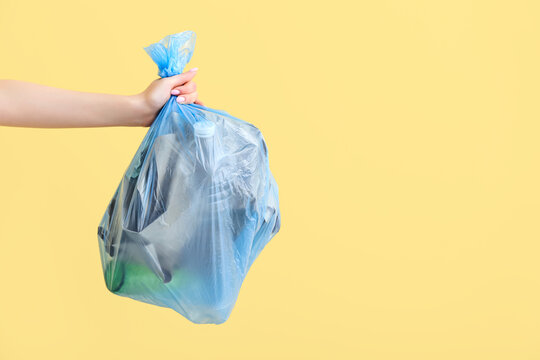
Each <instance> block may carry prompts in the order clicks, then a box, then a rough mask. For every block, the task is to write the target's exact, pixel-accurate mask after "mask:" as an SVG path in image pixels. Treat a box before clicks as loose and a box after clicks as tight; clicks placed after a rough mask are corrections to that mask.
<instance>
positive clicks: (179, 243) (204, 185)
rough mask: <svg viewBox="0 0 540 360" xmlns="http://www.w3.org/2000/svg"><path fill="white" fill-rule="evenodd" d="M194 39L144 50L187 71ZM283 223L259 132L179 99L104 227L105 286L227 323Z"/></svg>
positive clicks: (136, 162) (173, 39)
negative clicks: (251, 273) (258, 260)
mask: <svg viewBox="0 0 540 360" xmlns="http://www.w3.org/2000/svg"><path fill="white" fill-rule="evenodd" d="M194 45H195V34H194V33H193V32H191V31H186V32H183V33H179V34H175V35H170V36H167V37H166V38H164V39H163V40H161V41H160V42H159V43H156V44H153V45H150V46H149V47H147V48H146V49H145V50H146V51H147V52H148V54H149V55H150V56H151V57H152V59H153V60H154V61H155V62H156V64H157V65H158V67H159V75H160V76H162V77H166V76H173V75H176V74H180V73H181V72H182V71H183V69H184V66H185V65H186V64H187V63H188V62H189V60H190V59H191V56H192V54H193V49H194ZM279 228H280V212H279V203H278V188H277V184H276V182H275V180H274V178H273V176H272V174H271V173H270V169H269V165H268V153H267V148H266V144H265V141H264V139H263V136H262V135H261V133H260V131H259V130H258V129H257V128H256V127H255V126H253V125H251V124H249V123H246V122H244V121H242V120H240V119H237V118H234V117H232V116H230V115H229V114H227V113H226V112H223V111H218V110H213V109H209V108H207V107H204V106H199V105H195V104H189V105H180V104H178V103H177V102H176V97H175V96H172V97H171V99H169V101H168V102H167V104H166V105H165V106H164V107H163V109H162V110H161V112H160V113H159V115H158V117H157V118H156V120H155V121H154V123H153V124H152V125H151V127H150V129H149V130H148V133H147V134H146V136H145V138H144V140H143V142H142V144H141V145H140V147H139V149H138V150H137V153H136V154H135V157H134V158H133V160H132V162H131V164H130V165H129V167H128V169H127V170H126V173H125V174H124V177H123V179H122V181H121V182H120V185H119V186H118V189H117V190H116V193H115V195H114V197H113V199H112V200H111V202H110V203H109V206H108V208H107V211H106V212H105V215H104V216H103V219H102V221H101V223H100V225H99V227H98V236H99V247H100V252H101V260H102V265H103V273H104V277H105V282H106V284H107V288H108V289H109V290H110V291H112V292H113V293H115V294H117V295H121V296H126V297H130V298H132V299H135V300H139V301H143V302H146V303H150V304H155V305H159V306H164V307H169V308H171V309H173V310H175V311H177V312H179V313H180V314H182V315H183V316H185V317H186V318H188V319H189V320H191V321H192V322H194V323H215V324H219V323H222V322H224V321H226V320H227V318H228V317H229V315H230V313H231V311H232V309H233V307H234V304H235V302H236V299H237V297H238V293H239V291H240V287H241V285H242V282H243V280H244V277H245V276H246V273H247V271H248V270H249V268H250V266H251V265H252V263H253V261H254V260H255V258H257V256H258V255H259V253H260V252H261V250H262V249H263V248H264V246H265V245H266V244H267V243H268V241H269V240H270V239H271V238H272V237H273V236H274V235H275V234H276V233H277V232H278V231H279Z"/></svg>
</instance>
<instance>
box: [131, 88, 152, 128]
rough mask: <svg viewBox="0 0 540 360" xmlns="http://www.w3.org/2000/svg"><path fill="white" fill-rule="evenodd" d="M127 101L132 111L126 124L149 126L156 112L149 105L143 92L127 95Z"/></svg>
mask: <svg viewBox="0 0 540 360" xmlns="http://www.w3.org/2000/svg"><path fill="white" fill-rule="evenodd" d="M127 101H128V103H129V106H130V108H131V109H132V111H133V116H132V118H131V119H130V121H129V124H128V126H144V127H147V126H150V124H152V122H153V121H154V119H155V117H156V113H155V111H154V110H153V109H152V108H151V107H150V106H149V104H148V101H146V99H145V96H144V94H137V95H130V96H127Z"/></svg>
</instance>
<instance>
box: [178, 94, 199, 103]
mask: <svg viewBox="0 0 540 360" xmlns="http://www.w3.org/2000/svg"><path fill="white" fill-rule="evenodd" d="M176 101H177V102H178V103H179V104H191V103H194V102H195V101H197V92H196V91H195V92H192V93H189V94H183V95H179V96H178V97H177V98H176Z"/></svg>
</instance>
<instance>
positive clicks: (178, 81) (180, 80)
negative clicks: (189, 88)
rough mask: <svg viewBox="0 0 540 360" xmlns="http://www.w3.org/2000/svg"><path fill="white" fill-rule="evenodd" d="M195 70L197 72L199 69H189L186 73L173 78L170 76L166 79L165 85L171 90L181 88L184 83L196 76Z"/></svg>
mask: <svg viewBox="0 0 540 360" xmlns="http://www.w3.org/2000/svg"><path fill="white" fill-rule="evenodd" d="M197 70H199V69H197V68H193V69H191V70H189V71H186V72H184V73H181V74H178V75H174V76H170V77H168V78H166V80H167V83H168V84H169V86H170V87H171V89H173V88H176V87H178V86H182V85H184V84H185V83H187V82H189V81H191V80H192V79H193V78H194V77H195V75H196V74H197Z"/></svg>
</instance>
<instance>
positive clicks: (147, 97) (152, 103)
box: [135, 68, 204, 126]
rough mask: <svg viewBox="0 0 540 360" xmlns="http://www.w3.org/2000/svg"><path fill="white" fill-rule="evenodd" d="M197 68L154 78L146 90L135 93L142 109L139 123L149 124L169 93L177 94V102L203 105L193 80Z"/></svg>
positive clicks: (169, 95)
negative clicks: (141, 117)
mask: <svg viewBox="0 0 540 360" xmlns="http://www.w3.org/2000/svg"><path fill="white" fill-rule="evenodd" d="M197 70H198V69H197V68H193V69H191V70H189V71H187V72H185V73H182V74H180V75H175V76H171V77H166V78H162V79H157V80H154V81H152V83H151V84H150V85H149V86H148V87H147V88H146V90H144V91H143V92H142V93H140V94H138V95H135V97H136V98H137V99H138V101H139V102H140V103H141V108H142V109H143V114H144V116H143V119H142V122H141V125H142V126H150V125H151V124H152V122H154V119H155V118H156V116H157V114H158V113H159V111H160V110H161V108H162V107H163V105H165V103H166V102H167V101H168V100H169V98H170V97H171V95H175V96H177V98H176V101H177V102H178V103H179V104H192V103H195V104H198V105H203V106H204V104H203V103H202V102H201V101H199V99H198V98H197V96H198V94H197V86H196V84H195V82H193V78H194V77H195V75H196V74H197Z"/></svg>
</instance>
